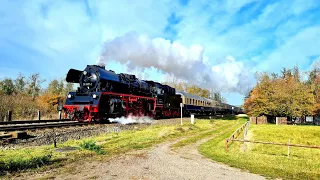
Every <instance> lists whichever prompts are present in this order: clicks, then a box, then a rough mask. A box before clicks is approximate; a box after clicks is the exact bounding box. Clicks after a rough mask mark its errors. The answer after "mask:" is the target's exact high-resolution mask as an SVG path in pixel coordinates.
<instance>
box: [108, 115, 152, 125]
mask: <svg viewBox="0 0 320 180" xmlns="http://www.w3.org/2000/svg"><path fill="white" fill-rule="evenodd" d="M109 121H110V122H117V123H120V124H136V123H138V124H151V123H152V119H151V118H150V117H147V116H141V117H138V116H132V115H129V116H128V117H120V118H119V117H117V118H109Z"/></svg>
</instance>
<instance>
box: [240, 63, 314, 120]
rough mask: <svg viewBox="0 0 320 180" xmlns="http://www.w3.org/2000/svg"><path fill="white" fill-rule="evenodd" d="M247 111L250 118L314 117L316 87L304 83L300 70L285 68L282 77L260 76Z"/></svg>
mask: <svg viewBox="0 0 320 180" xmlns="http://www.w3.org/2000/svg"><path fill="white" fill-rule="evenodd" d="M244 109H245V111H246V112H247V114H248V115H250V116H260V115H271V116H290V117H301V116H304V115H312V114H314V112H315V111H314V109H315V95H314V86H313V85H312V83H307V82H304V81H302V80H301V75H300V71H299V69H298V67H294V68H293V69H285V68H283V70H282V72H281V75H278V74H275V73H273V74H271V75H269V74H267V73H260V74H259V75H258V83H257V85H256V87H255V88H253V90H252V91H251V93H250V95H249V97H248V98H247V99H246V101H245V103H244Z"/></svg>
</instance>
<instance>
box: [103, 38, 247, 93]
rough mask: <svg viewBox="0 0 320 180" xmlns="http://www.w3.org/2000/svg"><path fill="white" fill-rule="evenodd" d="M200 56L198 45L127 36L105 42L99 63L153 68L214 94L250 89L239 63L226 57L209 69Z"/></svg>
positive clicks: (206, 62)
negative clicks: (214, 92) (212, 91)
mask: <svg viewBox="0 0 320 180" xmlns="http://www.w3.org/2000/svg"><path fill="white" fill-rule="evenodd" d="M203 53H204V48H203V47H202V46H201V45H198V44H195V45H191V46H190V47H186V46H183V45H182V44H180V43H179V42H172V43H171V42H170V40H166V39H163V38H154V39H150V38H149V37H148V36H146V35H138V34H136V33H127V34H125V35H124V36H120V37H117V38H115V39H113V40H111V41H107V42H105V44H104V47H103V50H102V52H101V55H100V57H99V59H98V63H101V62H104V63H106V62H108V61H110V60H116V61H118V62H120V63H121V64H125V65H127V66H128V67H129V68H132V69H136V68H139V69H145V68H150V67H154V68H156V69H158V70H160V71H162V72H164V73H167V74H171V75H174V76H175V77H177V78H178V79H182V80H186V81H188V82H189V83H192V84H196V85H198V86H201V87H204V88H212V89H214V90H215V91H216V92H221V91H230V92H239V93H242V94H245V93H246V91H247V90H248V87H249V88H250V87H251V86H252V84H253V82H252V78H250V77H249V72H248V71H246V69H245V67H244V65H243V63H242V62H237V61H236V60H235V59H234V58H233V57H231V56H228V57H227V58H226V61H225V62H223V63H221V64H218V65H214V66H212V65H210V62H209V59H208V58H207V57H205V56H203Z"/></svg>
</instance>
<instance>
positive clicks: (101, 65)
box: [98, 62, 106, 69]
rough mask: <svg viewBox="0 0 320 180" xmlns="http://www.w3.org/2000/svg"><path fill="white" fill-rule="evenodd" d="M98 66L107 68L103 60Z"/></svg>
mask: <svg viewBox="0 0 320 180" xmlns="http://www.w3.org/2000/svg"><path fill="white" fill-rule="evenodd" d="M98 66H99V67H101V68H103V69H106V65H105V64H104V63H101V62H100V63H98Z"/></svg>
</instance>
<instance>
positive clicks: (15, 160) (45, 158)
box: [0, 149, 52, 174]
mask: <svg viewBox="0 0 320 180" xmlns="http://www.w3.org/2000/svg"><path fill="white" fill-rule="evenodd" d="M51 157H52V152H51V151H50V150H49V149H42V150H34V149H20V150H6V151H3V150H2V151H0V172H2V173H3V172H4V171H9V172H12V171H16V170H23V169H28V168H36V167H40V166H43V165H45V164H49V162H50V161H51ZM0 174H1V173H0Z"/></svg>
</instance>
